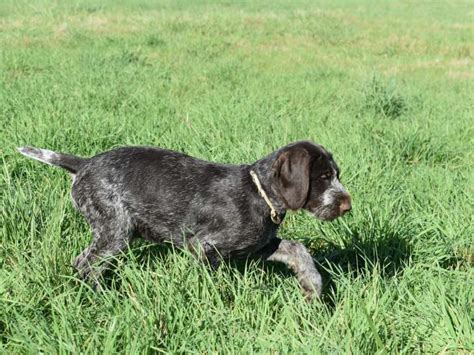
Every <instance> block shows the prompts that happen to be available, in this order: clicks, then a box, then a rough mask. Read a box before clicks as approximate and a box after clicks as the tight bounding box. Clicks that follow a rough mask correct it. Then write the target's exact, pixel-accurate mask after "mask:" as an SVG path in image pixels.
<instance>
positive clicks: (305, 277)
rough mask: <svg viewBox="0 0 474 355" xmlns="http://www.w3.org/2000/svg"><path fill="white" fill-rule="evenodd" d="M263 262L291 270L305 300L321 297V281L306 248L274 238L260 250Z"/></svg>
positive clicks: (289, 241) (290, 241) (296, 243)
mask: <svg viewBox="0 0 474 355" xmlns="http://www.w3.org/2000/svg"><path fill="white" fill-rule="evenodd" d="M261 253H262V257H263V259H264V260H268V261H277V262H281V263H283V264H285V265H286V266H288V268H289V269H290V270H292V271H293V272H294V273H295V275H296V277H297V278H298V281H299V283H300V285H301V288H302V289H303V293H304V295H305V296H306V298H307V299H309V300H310V299H312V298H313V297H314V296H315V295H316V296H318V297H319V296H321V290H322V280H321V275H320V274H319V272H318V270H317V269H316V266H315V265H314V261H313V258H312V257H311V254H310V253H309V252H308V249H306V247H305V246H304V245H303V244H301V243H299V242H296V241H292V240H284V239H279V238H275V239H274V240H272V241H271V242H270V244H269V245H267V246H266V247H265V248H264V249H263V250H262V252H261Z"/></svg>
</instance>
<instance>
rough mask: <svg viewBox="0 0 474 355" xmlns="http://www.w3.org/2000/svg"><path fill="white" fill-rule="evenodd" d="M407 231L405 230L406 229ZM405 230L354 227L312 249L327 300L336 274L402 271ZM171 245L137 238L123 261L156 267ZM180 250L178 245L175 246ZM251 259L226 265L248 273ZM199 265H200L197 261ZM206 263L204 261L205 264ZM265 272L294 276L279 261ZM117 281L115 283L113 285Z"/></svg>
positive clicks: (113, 276) (407, 255) (111, 278)
mask: <svg viewBox="0 0 474 355" xmlns="http://www.w3.org/2000/svg"><path fill="white" fill-rule="evenodd" d="M405 232H406V231H405ZM402 234H404V233H403V232H402V231H400V232H396V231H394V232H391V231H389V230H384V231H383V233H379V234H378V235H377V232H373V233H371V235H367V234H366V231H362V230H361V231H360V232H357V231H354V230H353V231H352V232H351V235H345V236H344V235H343V236H341V238H342V242H341V243H340V244H341V245H336V244H333V243H330V242H327V241H326V243H325V244H324V245H323V246H322V247H319V248H317V249H316V250H315V249H314V248H310V250H312V255H313V258H314V260H315V262H316V265H317V267H318V270H319V271H320V273H321V275H322V277H323V283H324V295H323V298H324V300H325V302H327V303H328V304H333V303H334V300H333V299H332V295H333V294H335V293H336V291H337V283H336V282H335V281H334V278H335V276H336V275H345V276H349V277H354V278H355V277H359V276H367V275H370V274H372V273H373V272H374V271H375V270H376V271H377V273H378V274H379V275H380V276H381V277H383V278H390V277H394V276H395V275H400V273H402V272H403V269H404V268H405V267H406V266H407V265H409V263H410V259H411V247H410V245H409V243H408V242H407V241H406V239H405V238H407V237H406V236H403V235H402ZM300 241H301V242H302V243H303V244H304V245H306V246H309V245H310V244H311V242H312V240H309V239H308V240H300ZM173 249H174V248H173V247H171V246H170V245H159V244H150V243H147V242H142V241H137V242H136V243H134V244H133V245H132V247H131V250H130V252H129V253H130V254H129V255H128V256H122V257H121V259H122V260H123V261H124V262H128V260H127V259H130V258H132V259H135V261H136V262H137V263H138V265H139V266H140V268H149V267H153V266H152V265H153V263H155V262H166V257H167V255H169V253H172V252H173ZM175 250H176V251H178V252H180V251H179V249H175ZM247 263H248V261H226V265H227V266H228V267H230V268H233V269H236V270H237V271H239V272H240V273H242V274H243V273H245V271H246V269H247ZM197 265H201V264H200V263H198V264H197ZM203 267H204V265H203ZM259 267H261V268H262V269H263V270H264V271H265V272H268V273H276V274H278V275H279V276H281V277H283V278H288V277H294V275H293V273H292V272H291V271H290V270H288V268H287V267H286V266H285V265H283V264H280V263H266V262H259ZM117 271H118V270H117V268H116V267H115V266H112V267H111V268H110V269H109V272H107V275H106V280H105V281H106V284H107V285H108V287H113V288H116V287H119V285H120V277H119V276H118V273H117ZM113 285H114V286H113Z"/></svg>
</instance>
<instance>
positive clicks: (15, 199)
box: [0, 0, 474, 354]
mask: <svg viewBox="0 0 474 355" xmlns="http://www.w3.org/2000/svg"><path fill="white" fill-rule="evenodd" d="M473 15H474V4H473V3H472V2H464V1H451V2H448V1H446V2H440V1H436V2H425V1H422V2H419V3H413V2H411V1H399V2H393V1H377V2H372V1H366V2H364V1H321V2H315V1H306V2H304V1H296V2H295V1H262V2H258V3H256V2H253V1H246V2H233V1H225V2H221V3H219V2H214V1H212V2H197V1H143V0H122V1H112V0H108V1H87V0H77V1H55V0H51V1H49V0H41V1H40V0H34V1H26V0H3V1H2V2H1V4H0V78H1V80H0V142H1V146H0V152H1V158H2V169H1V172H0V208H1V214H0V225H1V229H0V238H1V241H0V243H1V244H0V352H7V353H39V352H43V353H69V352H71V353H78V352H87V353H113V352H117V351H118V352H128V353H149V352H155V351H156V352H167V353H168V352H169V353H183V352H191V353H211V352H212V353H252V352H255V353H268V352H270V353H346V352H348V353H356V354H357V353H366V354H372V353H385V352H387V353H395V352H400V353H412V352H429V353H440V352H441V353H443V352H448V353H455V352H465V353H472V352H473V351H474V331H473V318H474V315H473V314H474V312H473V307H474V303H473V299H474V292H473V291H474V273H473V265H472V264H473V259H474V257H473V255H474V250H473V245H474V240H473V235H474V228H473V225H474V220H473V215H474V213H473V195H474V191H473V186H474V170H473V168H474V165H473V159H474V154H473V152H474V140H473V137H474V128H473V126H474V125H473V122H474V120H473V118H474V99H473V97H474V95H473V93H474V90H473V89H474V88H473V82H474V80H473V79H474V72H473V56H474V47H473V34H474V26H473V22H472V18H473ZM299 139H311V140H314V141H316V142H319V143H321V144H323V145H324V146H325V147H327V148H328V149H329V150H331V151H332V152H333V153H334V155H335V157H336V160H337V161H338V163H339V165H340V167H341V169H342V180H343V183H344V184H345V185H346V187H347V188H348V190H349V191H350V192H351V193H352V196H353V212H352V213H351V214H350V215H348V216H346V217H344V218H343V219H340V220H337V221H335V222H333V223H321V222H319V221H317V220H314V219H313V218H312V217H310V216H309V215H306V214H305V213H303V212H301V213H293V214H290V215H289V216H288V218H287V220H286V221H285V223H284V226H283V228H282V230H281V235H282V236H283V237H285V238H289V239H295V240H300V241H302V242H303V243H304V244H305V245H306V246H308V247H309V248H310V250H311V252H312V254H313V255H314V258H315V260H316V261H317V264H318V266H319V269H320V270H321V271H322V273H323V277H324V281H325V285H326V290H325V293H324V297H323V300H322V301H321V302H315V303H313V304H307V303H306V302H305V301H304V299H303V297H302V296H301V294H300V290H299V288H298V284H297V281H296V279H295V278H294V277H292V275H291V273H289V272H288V271H286V270H285V269H284V268H280V267H276V266H275V267H272V266H262V265H258V264H248V265H225V266H224V267H222V268H220V269H219V270H217V271H216V272H211V271H209V270H208V269H206V268H205V267H202V266H201V265H199V264H197V263H196V262H195V261H194V260H193V259H192V258H190V257H189V256H188V255H186V254H185V253H182V252H179V251H174V250H171V249H166V248H162V247H156V246H151V245H147V244H144V243H137V244H134V245H133V246H132V247H131V249H130V250H129V251H128V252H127V253H126V255H122V256H121V257H120V258H119V260H118V261H117V263H118V266H117V269H116V271H115V272H114V273H113V275H112V276H111V279H110V286H109V287H108V288H107V289H106V290H105V291H104V292H98V293H94V292H92V291H91V290H90V289H89V288H88V287H87V286H86V285H84V284H82V283H81V282H80V281H79V280H77V278H76V277H75V274H74V272H73V270H72V269H71V267H70V265H71V261H72V260H73V258H74V257H75V256H76V255H77V254H78V253H79V252H80V251H81V250H82V249H83V248H84V247H85V246H86V245H87V244H88V243H89V241H90V238H91V236H90V232H89V229H88V226H87V224H86V223H85V221H84V220H83V219H82V217H81V216H80V215H79V214H78V213H77V212H76V211H75V210H74V208H73V206H72V203H71V201H70V197H69V191H70V184H71V182H70V178H69V176H68V175H67V174H66V173H64V171H61V170H60V169H55V168H52V167H49V166H46V165H43V164H40V163H38V162H34V161H32V160H27V159H25V158H24V157H22V156H21V155H19V154H18V153H17V152H16V150H15V147H17V146H21V145H33V146H37V147H42V148H48V149H52V150H58V151H63V152H70V153H74V154H78V155H84V156H88V155H93V154H96V153H98V152H101V151H103V150H107V149H110V148H113V147H117V146H122V145H156V146H162V147H167V148H171V149H175V150H179V151H182V152H186V153H188V154H191V155H194V156H197V157H201V158H204V159H209V160H214V161H219V162H230V163H243V162H252V161H254V160H256V159H258V158H260V157H262V156H263V155H265V154H267V153H268V152H270V151H272V150H274V149H276V148H278V147H280V146H282V145H285V144H287V143H289V142H291V141H295V140H299Z"/></svg>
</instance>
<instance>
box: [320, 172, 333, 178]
mask: <svg viewBox="0 0 474 355" xmlns="http://www.w3.org/2000/svg"><path fill="white" fill-rule="evenodd" d="M330 178H331V173H324V174H323V175H321V179H323V180H329V179H330Z"/></svg>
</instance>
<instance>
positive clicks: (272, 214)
mask: <svg viewBox="0 0 474 355" xmlns="http://www.w3.org/2000/svg"><path fill="white" fill-rule="evenodd" d="M250 176H251V177H252V181H253V182H254V184H255V186H257V190H258V193H259V194H260V196H262V197H263V199H264V200H265V202H266V203H267V205H268V207H270V211H271V212H270V217H271V219H272V222H273V223H275V224H280V223H281V218H280V215H279V214H278V212H277V210H276V209H275V207H273V204H272V202H271V201H270V199H269V198H268V196H267V194H266V193H265V190H264V189H263V188H262V184H260V180H259V179H258V176H257V173H256V172H255V171H253V170H250Z"/></svg>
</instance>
